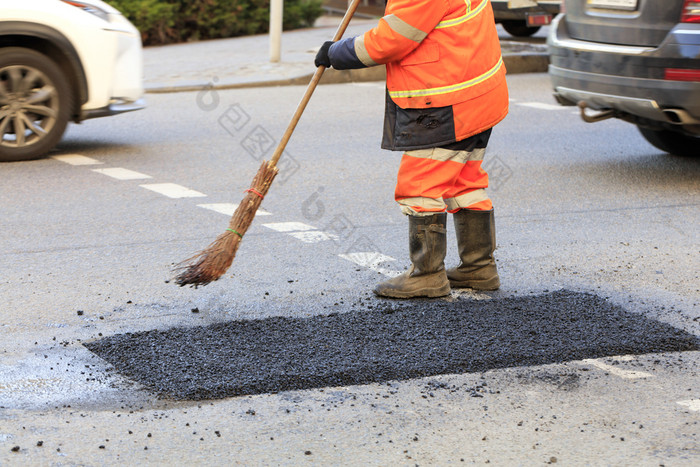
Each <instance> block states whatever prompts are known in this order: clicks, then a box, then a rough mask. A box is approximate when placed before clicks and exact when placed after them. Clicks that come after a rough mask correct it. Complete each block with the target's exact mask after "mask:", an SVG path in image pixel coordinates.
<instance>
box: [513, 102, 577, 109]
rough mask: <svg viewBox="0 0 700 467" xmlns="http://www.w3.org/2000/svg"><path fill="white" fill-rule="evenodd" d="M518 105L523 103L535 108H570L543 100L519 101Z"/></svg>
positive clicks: (524, 105)
mask: <svg viewBox="0 0 700 467" xmlns="http://www.w3.org/2000/svg"><path fill="white" fill-rule="evenodd" d="M518 105H522V106H523V107H531V108H533V109H540V110H562V109H570V107H566V106H563V105H557V104H545V103H543V102H522V103H519V104H518Z"/></svg>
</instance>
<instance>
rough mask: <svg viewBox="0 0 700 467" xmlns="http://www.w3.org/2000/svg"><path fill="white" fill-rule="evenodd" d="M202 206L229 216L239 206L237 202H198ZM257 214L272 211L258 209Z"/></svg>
mask: <svg viewBox="0 0 700 467" xmlns="http://www.w3.org/2000/svg"><path fill="white" fill-rule="evenodd" d="M197 206H198V207H200V208H204V209H209V210H210V211H215V212H218V213H220V214H225V215H227V216H233V213H234V212H236V209H237V208H238V205H237V204H234V203H213V204H198V205H197ZM256 215H257V216H271V215H272V213H271V212H268V211H265V210H264V209H258V211H257V212H256Z"/></svg>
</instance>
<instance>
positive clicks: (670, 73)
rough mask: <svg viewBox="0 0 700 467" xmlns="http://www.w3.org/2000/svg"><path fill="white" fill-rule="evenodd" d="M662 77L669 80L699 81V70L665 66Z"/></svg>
mask: <svg viewBox="0 0 700 467" xmlns="http://www.w3.org/2000/svg"><path fill="white" fill-rule="evenodd" d="M665 71H666V72H665V73H664V79H667V80H669V81H698V82H700V70H690V69H687V68H666V70H665Z"/></svg>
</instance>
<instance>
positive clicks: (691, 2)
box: [681, 0, 700, 23]
mask: <svg viewBox="0 0 700 467" xmlns="http://www.w3.org/2000/svg"><path fill="white" fill-rule="evenodd" d="M681 23H700V1H696V0H685V4H684V5H683V14H682V15H681Z"/></svg>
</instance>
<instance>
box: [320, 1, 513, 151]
mask: <svg viewBox="0 0 700 467" xmlns="http://www.w3.org/2000/svg"><path fill="white" fill-rule="evenodd" d="M329 58H330V60H331V64H332V66H333V67H334V68H336V69H347V68H359V67H365V66H374V65H378V64H386V68H387V90H388V93H389V97H390V99H391V101H392V103H393V104H396V106H397V107H398V109H394V111H396V112H397V115H396V116H394V117H390V116H389V115H387V117H389V118H393V119H394V120H395V122H396V124H397V126H398V128H392V129H390V130H391V131H392V132H393V133H392V134H391V135H389V136H390V137H389V138H387V133H386V131H385V142H384V143H383V144H382V146H383V147H386V148H388V149H409V148H417V147H429V146H430V145H431V144H445V143H449V142H450V141H460V140H462V139H464V138H467V137H469V136H471V135H474V134H477V133H480V132H482V131H484V130H486V129H489V128H492V127H493V126H494V125H496V124H497V123H498V122H500V121H501V120H502V119H503V118H504V117H505V116H506V114H507V112H508V89H507V85H506V81H505V73H506V70H505V66H504V64H503V59H502V57H501V48H500V43H499V40H498V34H497V32H496V27H495V22H494V17H493V10H492V8H491V3H490V2H489V0H389V1H388V2H387V7H386V12H385V16H384V17H383V18H381V19H380V20H379V24H378V25H377V27H375V28H373V29H371V30H370V31H367V32H366V33H365V34H363V35H361V36H357V37H355V38H349V39H345V40H342V41H339V42H337V43H335V44H333V46H332V47H331V48H330V50H329ZM390 107H391V106H388V107H387V110H388V111H389V108H390ZM419 109H420V110H419ZM427 109H432V110H434V111H435V112H438V114H439V115H441V116H442V115H444V116H445V118H444V119H449V120H451V124H450V126H451V127H452V128H453V130H451V131H453V134H452V135H451V136H450V137H449V138H448V141H446V140H445V136H446V135H445V134H444V133H445V131H444V128H438V129H437V130H439V131H440V132H441V133H442V134H440V135H436V134H435V131H433V130H435V129H433V128H428V127H426V128H424V129H422V128H421V127H422V125H421V122H422V121H424V120H425V116H423V115H422V114H423V113H424V111H425V110H427ZM421 110H422V111H421ZM402 111H404V112H402ZM416 111H417V112H420V113H421V115H418V116H417V117H416V118H414V117H413V114H415V113H416ZM403 114H406V115H403ZM404 117H405V118H404ZM402 119H403V120H406V119H410V120H411V121H413V126H414V127H415V128H414V129H413V130H411V131H410V132H408V133H407V132H406V131H404V130H405V128H404V126H405V125H402V124H401V120H402ZM442 119H443V118H442V117H441V118H438V119H437V120H442ZM386 129H387V122H385V130H386ZM416 130H417V131H416ZM406 136H408V137H409V139H411V141H410V142H406V143H404V142H401V141H399V140H398V139H400V138H402V137H406ZM397 138H398V139H397ZM387 140H390V141H389V142H387Z"/></svg>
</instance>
